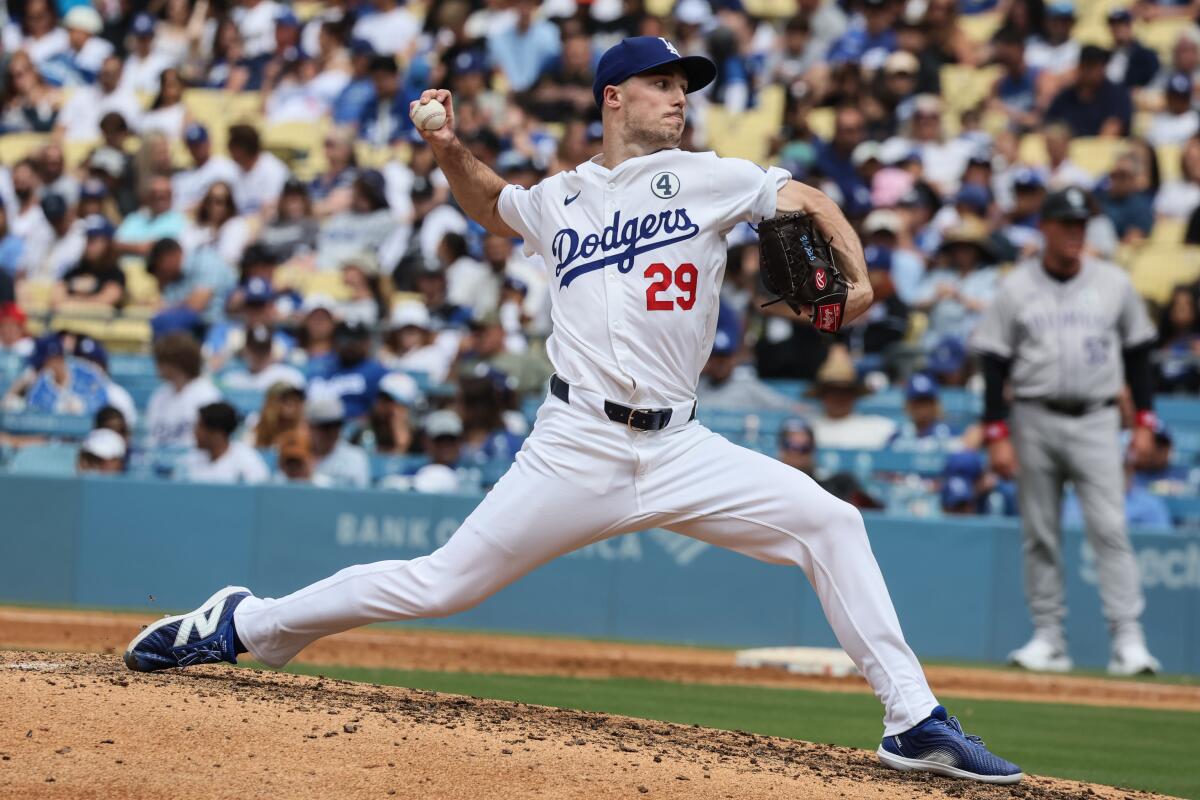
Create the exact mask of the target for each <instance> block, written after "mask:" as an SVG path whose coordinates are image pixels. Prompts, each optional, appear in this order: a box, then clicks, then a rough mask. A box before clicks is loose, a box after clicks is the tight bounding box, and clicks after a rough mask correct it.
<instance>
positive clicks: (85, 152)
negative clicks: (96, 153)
mask: <svg viewBox="0 0 1200 800" xmlns="http://www.w3.org/2000/svg"><path fill="white" fill-rule="evenodd" d="M99 146H100V140H99V139H87V140H81V141H76V140H73V139H68V140H67V141H65V142H63V161H64V163H65V164H66V166H67V169H76V168H77V167H79V165H80V164H82V163H83V162H85V161H87V158H88V156H90V155H91V154H92V151H93V150H95V149H96V148H97V147H99Z"/></svg>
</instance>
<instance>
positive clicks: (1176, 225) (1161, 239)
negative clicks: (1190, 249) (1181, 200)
mask: <svg viewBox="0 0 1200 800" xmlns="http://www.w3.org/2000/svg"><path fill="white" fill-rule="evenodd" d="M1186 232H1187V220H1186V219H1173V218H1168V217H1163V218H1160V219H1157V220H1155V221H1154V228H1153V229H1152V230H1151V231H1150V241H1151V242H1153V243H1154V244H1176V245H1178V244H1183V236H1184V234H1185V233H1186Z"/></svg>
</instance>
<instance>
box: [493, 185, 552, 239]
mask: <svg viewBox="0 0 1200 800" xmlns="http://www.w3.org/2000/svg"><path fill="white" fill-rule="evenodd" d="M496 210H497V211H498V212H499V213H500V219H502V220H504V224H505V225H507V226H508V227H510V228H512V229H513V230H514V231H516V232H517V233H519V234H521V238H522V239H524V240H525V255H527V256H531V255H534V254H539V255H540V254H541V252H542V240H541V238H540V237H539V236H538V222H539V221H541V217H542V213H541V210H542V184H540V183H539V184H538V185H537V186H534V187H533V188H532V189H526V188H524V187H521V186H517V185H515V184H512V183H510V184H508V185H507V186H505V187H504V188H503V189H501V190H500V199H499V201H498V202H497V203H496Z"/></svg>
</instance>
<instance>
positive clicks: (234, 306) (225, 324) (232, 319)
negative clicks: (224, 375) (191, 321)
mask: <svg viewBox="0 0 1200 800" xmlns="http://www.w3.org/2000/svg"><path fill="white" fill-rule="evenodd" d="M276 300H277V296H276V292H275V288H274V287H273V286H272V285H271V281H270V280H269V279H267V278H264V277H262V276H259V275H255V276H254V277H251V278H250V279H249V280H247V281H246V282H245V283H243V284H242V285H240V286H239V287H237V289H235V290H234V291H233V292H231V293H230V295H229V300H228V301H227V302H226V304H225V308H226V311H227V312H228V317H229V318H227V319H225V320H224V321H222V322H218V323H217V324H215V325H213V326H212V327H211V328H210V329H209V331H208V335H207V336H206V337H205V339H204V349H205V352H206V354H207V356H208V360H209V361H208V363H209V368H210V369H213V370H219V369H222V368H223V367H224V365H225V364H226V363H227V362H228V361H229V360H230V359H232V358H234V357H235V356H236V355H237V354H238V352H240V351H241V349H242V347H243V346H244V345H245V343H246V341H247V340H248V338H249V334H250V330H251V329H253V328H256V327H260V326H261V327H263V328H266V329H268V330H269V331H273V333H272V336H271V338H272V343H273V344H272V351H273V353H274V355H275V356H276V357H277V358H284V357H286V356H287V354H288V353H289V352H290V351H291V349H292V348H293V347H294V346H295V340H294V339H292V337H291V336H289V335H288V334H287V333H285V332H284V331H281V330H277V329H276V328H275V323H276V320H277V317H278V315H279V312H278V309H277V306H276Z"/></svg>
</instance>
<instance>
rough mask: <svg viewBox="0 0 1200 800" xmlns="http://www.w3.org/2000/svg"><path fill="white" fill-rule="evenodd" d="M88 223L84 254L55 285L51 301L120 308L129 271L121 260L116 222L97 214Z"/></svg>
mask: <svg viewBox="0 0 1200 800" xmlns="http://www.w3.org/2000/svg"><path fill="white" fill-rule="evenodd" d="M84 226H85V228H84V235H85V237H86V239H87V243H86V244H85V245H84V250H83V257H82V258H81V259H80V260H79V263H77V264H76V265H75V266H73V267H72V268H71V269H69V270H67V271H66V272H65V273H63V276H62V278H61V279H60V280H59V281H58V283H56V284H54V293H53V295H52V296H51V299H50V303H51V305H53V306H55V307H60V306H63V305H66V304H67V303H70V304H71V305H88V306H95V307H97V308H119V307H120V306H121V305H122V304H123V303H124V302H125V273H124V272H122V271H121V265H120V264H119V263H118V262H117V249H116V247H115V246H114V245H113V233H114V232H113V226H112V223H111V222H109V221H108V220H107V219H106V218H104V217H102V216H100V215H98V214H97V215H93V216H91V217H88V218H87V219H86V220H84Z"/></svg>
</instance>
